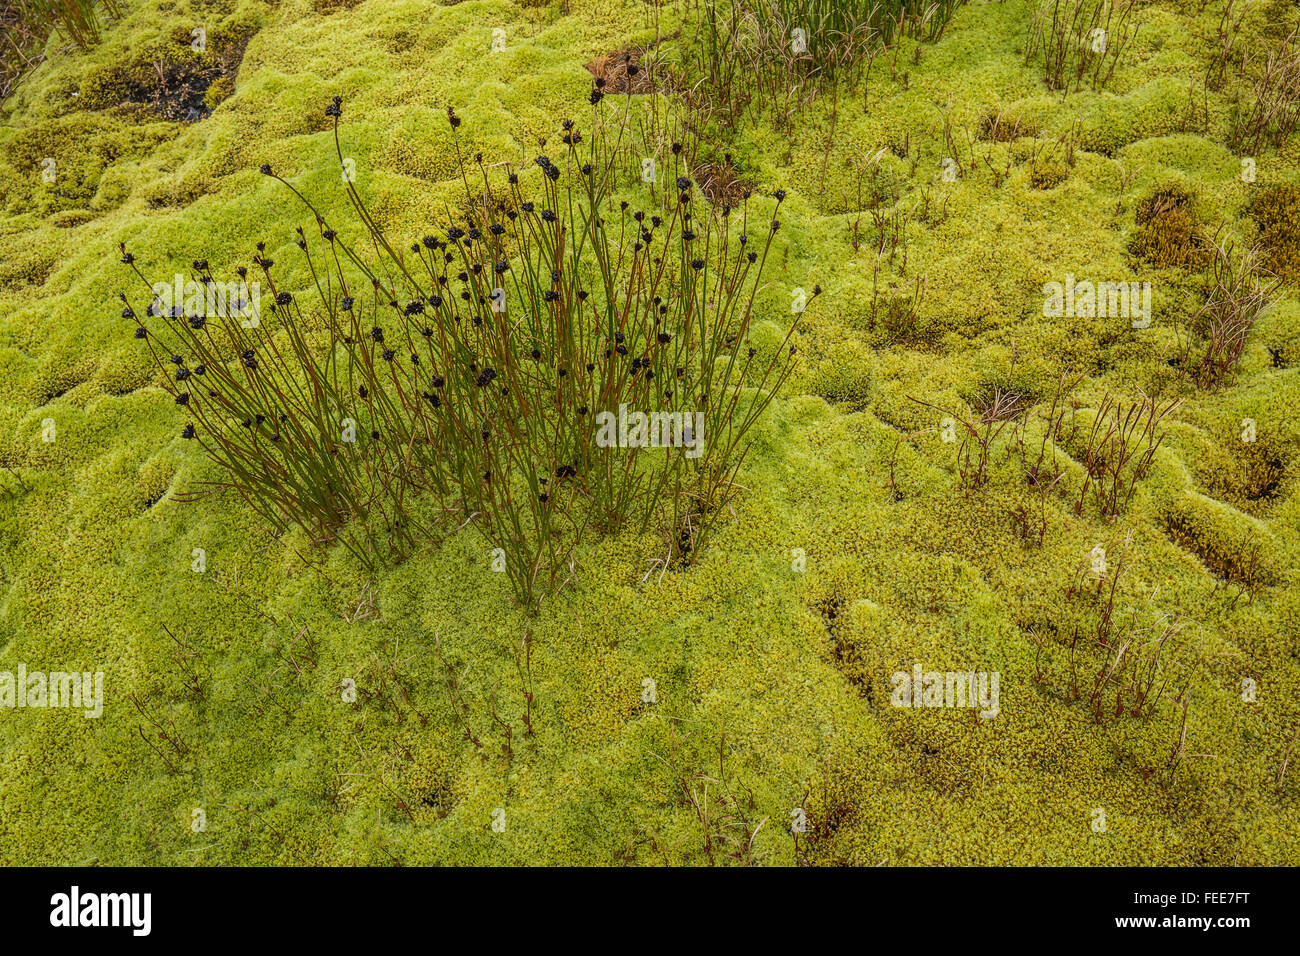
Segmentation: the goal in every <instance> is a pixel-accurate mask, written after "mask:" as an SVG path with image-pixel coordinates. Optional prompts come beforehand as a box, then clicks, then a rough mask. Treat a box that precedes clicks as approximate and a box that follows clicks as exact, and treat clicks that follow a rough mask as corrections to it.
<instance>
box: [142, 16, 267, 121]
mask: <svg viewBox="0 0 1300 956" xmlns="http://www.w3.org/2000/svg"><path fill="white" fill-rule="evenodd" d="M247 45H248V38H247V37H244V38H242V39H240V40H238V41H236V42H235V43H234V44H233V45H232V46H229V47H227V48H226V49H224V50H221V51H219V52H214V55H213V56H212V57H211V59H210V60H209V61H208V62H203V61H201V60H197V59H188V58H187V59H182V60H175V61H169V62H156V63H154V68H155V70H156V72H157V74H158V80H157V83H151V84H149V87H148V88H144V89H138V90H137V91H135V93H136V95H134V96H128V101H129V102H132V103H140V104H142V105H144V106H147V107H149V108H150V109H151V110H152V111H153V112H155V113H157V114H158V115H159V116H161V117H162V118H163V119H169V120H175V121H178V122H182V123H195V122H198V121H199V120H202V119H207V118H208V117H209V116H211V115H212V108H213V107H214V106H215V105H216V104H217V103H218V102H220V101H221V100H223V99H225V98H226V96H228V95H229V94H230V92H231V91H232V90H233V88H234V81H235V74H236V73H237V72H238V71H239V63H240V61H241V60H243V58H244V47H246V46H247Z"/></svg>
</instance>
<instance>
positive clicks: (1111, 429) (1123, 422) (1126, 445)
mask: <svg viewBox="0 0 1300 956" xmlns="http://www.w3.org/2000/svg"><path fill="white" fill-rule="evenodd" d="M1180 405H1182V401H1181V399H1175V400H1173V401H1171V402H1169V403H1168V404H1167V405H1163V406H1162V405H1161V404H1160V403H1159V402H1158V401H1157V400H1156V399H1154V398H1149V397H1147V396H1145V395H1143V396H1142V397H1141V398H1140V399H1139V400H1138V401H1135V402H1132V403H1125V402H1124V401H1123V400H1121V399H1115V398H1113V397H1111V396H1110V395H1106V396H1105V397H1103V399H1102V402H1101V407H1100V408H1099V409H1098V410H1097V414H1096V416H1095V417H1094V418H1093V421H1092V427H1091V428H1090V429H1089V430H1088V432H1087V435H1086V437H1085V438H1084V439H1083V440H1084V442H1085V444H1084V445H1083V451H1082V455H1081V457H1080V463H1081V464H1082V465H1083V470H1084V478H1083V485H1082V487H1081V488H1080V490H1079V499H1078V501H1076V502H1075V505H1074V513H1075V514H1076V515H1081V514H1083V507H1084V503H1085V502H1086V501H1087V500H1088V492H1089V491H1090V490H1091V491H1092V492H1093V494H1094V496H1095V498H1096V501H1097V507H1098V509H1099V510H1100V511H1101V514H1102V517H1103V518H1107V519H1111V518H1115V517H1117V516H1118V515H1119V514H1120V513H1121V512H1122V511H1123V510H1124V509H1125V508H1127V507H1128V503H1129V501H1131V500H1132V498H1133V494H1134V493H1135V492H1136V491H1137V484H1138V482H1139V481H1141V480H1142V479H1143V478H1145V477H1146V475H1147V473H1148V472H1149V471H1150V469H1151V463H1152V461H1154V459H1155V455H1156V451H1157V450H1158V449H1159V448H1160V445H1161V444H1162V443H1163V442H1164V432H1163V431H1161V429H1160V426H1161V424H1162V423H1163V422H1164V420H1165V419H1166V418H1167V417H1168V416H1169V415H1171V414H1172V413H1173V412H1174V411H1176V410H1177V409H1178V407H1179V406H1180Z"/></svg>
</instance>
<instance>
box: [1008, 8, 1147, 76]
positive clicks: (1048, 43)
mask: <svg viewBox="0 0 1300 956" xmlns="http://www.w3.org/2000/svg"><path fill="white" fill-rule="evenodd" d="M1133 6H1134V2H1133V0H1042V2H1041V3H1040V4H1039V6H1038V9H1037V11H1036V12H1035V13H1034V17H1033V19H1032V20H1031V21H1030V24H1029V42H1028V43H1026V44H1025V63H1026V65H1028V64H1032V63H1035V62H1037V63H1039V65H1040V66H1041V68H1042V71H1043V82H1044V83H1046V84H1047V86H1048V88H1049V89H1052V90H1057V91H1060V92H1061V93H1077V92H1078V91H1079V90H1081V89H1083V88H1084V85H1085V84H1086V85H1088V86H1090V87H1091V88H1092V89H1094V90H1101V89H1103V88H1104V87H1105V86H1106V84H1107V83H1108V82H1109V81H1110V78H1111V77H1112V76H1113V75H1114V73H1115V67H1116V66H1117V65H1118V64H1119V60H1120V57H1121V55H1122V54H1123V52H1124V48H1125V47H1126V46H1128V44H1129V43H1130V42H1131V41H1132V39H1133V38H1134V37H1135V36H1136V35H1137V32H1138V28H1137V27H1136V26H1134V25H1133V24H1131V23H1130V22H1129V18H1130V16H1131V15H1132V13H1133Z"/></svg>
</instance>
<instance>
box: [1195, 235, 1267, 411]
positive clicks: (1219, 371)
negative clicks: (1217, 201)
mask: <svg viewBox="0 0 1300 956" xmlns="http://www.w3.org/2000/svg"><path fill="white" fill-rule="evenodd" d="M1259 260H1260V251H1259V249H1258V248H1256V247H1252V248H1249V249H1247V250H1246V251H1245V252H1244V253H1243V254H1242V255H1241V256H1240V257H1239V258H1237V257H1235V256H1234V254H1233V245H1232V242H1231V241H1226V242H1224V241H1221V240H1220V239H1219V238H1218V237H1216V238H1215V241H1214V243H1213V248H1212V259H1211V260H1210V273H1209V276H1208V277H1207V281H1206V286H1207V296H1206V300H1205V303H1204V304H1203V305H1202V306H1201V307H1200V308H1199V309H1198V310H1197V311H1196V313H1195V314H1194V315H1193V316H1192V318H1191V321H1190V323H1189V330H1188V331H1189V335H1188V338H1187V344H1186V346H1185V348H1184V351H1183V356H1182V363H1181V364H1182V368H1183V370H1184V371H1186V372H1187V374H1188V376H1190V377H1191V379H1192V381H1193V382H1194V383H1196V387H1197V388H1202V389H1207V388H1213V387H1214V386H1216V385H1219V384H1221V383H1222V382H1223V381H1224V380H1225V379H1227V378H1228V376H1229V375H1231V373H1232V370H1233V369H1234V368H1235V367H1236V365H1237V362H1238V360H1240V358H1241V353H1242V352H1243V351H1244V350H1245V348H1246V339H1247V337H1248V336H1249V335H1250V331H1251V329H1253V328H1254V327H1255V323H1256V322H1258V321H1259V318H1260V316H1262V315H1263V314H1264V313H1265V312H1266V311H1268V309H1269V307H1270V306H1271V305H1272V304H1273V298H1274V295H1275V294H1276V291H1277V288H1278V286H1279V284H1280V281H1279V280H1278V279H1277V278H1276V277H1261V274H1262V272H1263V269H1262V268H1261V266H1260V262H1259Z"/></svg>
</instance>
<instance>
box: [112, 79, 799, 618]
mask: <svg viewBox="0 0 1300 956" xmlns="http://www.w3.org/2000/svg"><path fill="white" fill-rule="evenodd" d="M601 99H602V97H601V94H600V91H599V90H595V91H593V95H592V103H593V115H592V129H591V132H590V133H589V134H584V133H583V132H582V131H581V129H580V128H579V126H578V125H577V124H575V123H574V122H572V121H567V120H566V121H565V122H564V124H563V131H562V136H561V140H562V144H563V145H562V149H561V150H560V154H559V155H558V156H556V157H555V158H551V157H548V156H545V155H543V156H538V157H537V158H536V160H535V161H534V163H533V165H532V166H531V167H528V168H524V169H516V168H513V167H511V166H509V165H506V164H499V165H492V164H489V163H487V162H485V161H484V158H483V156H482V155H481V154H475V155H473V156H468V155H466V154H465V153H464V152H462V146H461V138H460V136H461V134H460V127H461V124H462V120H461V117H460V116H458V115H457V114H456V113H455V111H454V110H453V109H450V108H449V109H448V111H447V118H448V122H449V123H450V125H451V128H452V132H453V140H454V144H455V145H454V148H455V151H456V161H457V166H458V178H459V179H460V182H461V186H462V187H463V202H462V203H461V204H460V208H459V209H458V210H448V212H447V214H446V219H445V221H443V222H441V223H439V224H438V225H437V226H436V227H431V228H430V230H429V232H428V233H427V234H426V235H424V236H423V237H422V238H420V239H419V240H418V241H414V242H411V243H410V244H409V245H405V246H403V245H402V244H400V243H396V242H394V241H393V240H390V238H389V237H388V236H387V235H386V234H385V233H384V231H383V230H382V229H381V228H380V226H379V225H378V224H377V223H376V221H375V219H374V217H373V216H372V215H371V213H370V212H369V210H368V208H367V206H366V204H365V202H364V200H363V199H362V197H361V195H360V193H359V192H358V191H357V189H356V188H355V186H354V185H353V184H352V183H351V182H348V184H347V193H348V196H349V198H350V200H351V206H352V209H353V212H354V213H355V221H353V222H350V223H347V224H344V223H335V222H331V221H329V220H328V219H327V217H326V216H325V215H324V214H323V213H321V212H320V211H319V209H318V208H317V206H316V205H314V204H313V203H312V202H311V200H310V199H309V198H308V197H306V196H303V195H302V194H301V193H299V192H298V190H297V189H296V188H295V187H294V186H293V185H292V184H290V183H289V182H288V181H287V180H285V179H282V178H281V177H279V176H278V175H277V174H276V173H275V172H274V170H272V169H271V168H270V167H269V166H263V167H262V172H263V173H264V174H266V175H267V176H269V177H271V178H274V179H276V180H278V181H279V182H281V183H283V184H284V185H285V186H286V188H288V189H290V190H293V191H294V193H295V194H296V195H298V196H299V198H300V199H301V200H302V202H303V204H304V206H305V207H306V209H307V210H308V212H309V213H310V214H311V216H312V218H313V224H312V227H311V229H310V230H309V231H304V230H303V229H302V228H299V230H298V241H297V244H298V247H299V249H300V250H301V252H302V254H303V256H304V257H305V261H306V265H307V270H308V272H309V274H310V277H311V281H310V284H309V287H308V291H306V292H303V293H298V294H295V293H291V292H290V291H288V290H286V289H284V288H282V287H281V284H280V281H279V280H278V279H277V276H278V275H279V274H280V272H278V271H277V269H276V267H275V263H274V262H273V261H271V260H270V259H269V258H267V257H265V256H264V255H262V251H263V250H262V248H261V246H259V252H258V255H257V256H256V257H255V258H254V260H253V264H254V266H255V267H256V269H257V270H258V272H259V273H260V277H261V278H260V283H261V287H262V288H263V289H265V290H267V292H266V293H263V296H262V298H263V299H268V298H269V301H270V302H271V305H270V308H269V309H268V310H265V312H266V314H264V315H261V316H254V317H253V318H249V317H248V316H247V315H246V314H243V313H239V314H222V315H211V314H209V313H210V312H211V311H212V310H211V309H210V308H204V306H205V305H206V304H208V303H210V302H211V297H210V296H211V291H212V290H213V289H219V288H220V287H221V284H220V283H219V282H218V281H217V280H216V279H215V278H214V277H213V275H212V273H211V271H210V270H209V269H208V264H207V263H206V262H204V261H201V260H200V261H198V262H195V263H194V273H193V276H194V280H195V282H196V283H197V288H198V289H200V290H202V291H204V292H207V293H208V294H209V298H208V300H207V302H206V303H205V302H204V301H203V298H204V297H203V296H202V295H199V296H196V297H195V300H196V301H194V302H186V303H183V304H172V305H170V307H168V306H167V303H166V302H165V301H162V300H163V299H165V297H166V296H165V284H164V285H160V286H153V285H151V284H150V283H149V281H148V280H147V279H146V277H145V275H144V273H143V272H142V271H141V270H140V268H139V265H138V264H137V262H136V260H135V257H134V255H133V254H131V253H130V252H127V251H126V249H125V248H124V249H123V250H122V253H123V256H122V257H123V261H124V262H126V263H127V264H128V265H130V266H131V268H132V269H133V270H135V272H136V274H137V275H138V276H139V278H140V279H141V281H142V282H144V284H145V285H146V287H147V288H148V289H149V293H150V295H152V296H153V297H154V298H153V301H152V302H151V304H150V305H149V306H148V307H145V308H141V309H139V310H137V309H135V308H133V307H132V306H131V305H130V303H129V302H127V301H126V297H125V296H124V297H123V300H124V304H125V305H126V308H125V309H124V313H123V314H124V315H126V316H127V317H130V318H134V319H135V320H136V323H137V329H136V333H135V334H136V336H137V337H138V338H140V339H142V340H143V341H144V343H145V345H146V347H147V348H148V349H149V350H150V351H151V353H152V355H153V357H154V359H155V361H156V363H157V365H158V366H159V367H160V368H161V369H163V370H165V372H166V380H167V382H168V388H169V390H170V391H171V392H172V394H173V395H174V397H175V401H176V402H177V404H179V405H181V406H183V407H184V408H185V410H186V411H187V412H188V413H189V414H190V415H191V416H192V417H193V419H194V420H193V421H192V422H191V423H189V424H187V425H186V426H185V429H184V432H183V433H182V434H183V435H184V436H185V437H187V438H193V439H194V440H196V441H197V442H199V443H200V444H201V445H202V446H203V448H204V450H205V451H206V452H207V454H208V456H209V457H210V458H211V459H212V460H213V461H214V462H215V463H216V465H217V466H218V468H219V470H220V471H221V472H222V478H221V480H220V481H218V482H216V484H218V485H220V486H223V487H226V488H230V489H234V490H235V491H237V492H238V493H239V494H240V495H242V496H243V498H244V499H245V500H246V501H248V502H249V504H250V505H252V506H253V507H254V508H255V509H256V510H257V511H258V512H259V513H260V514H262V515H263V516H264V517H265V518H267V519H268V520H269V521H270V522H271V524H272V525H273V526H274V527H275V528H277V529H284V528H286V527H289V526H298V527H300V528H302V529H303V530H305V531H306V532H307V533H308V534H309V535H310V536H311V537H312V539H313V540H315V541H318V542H322V543H326V542H341V543H343V544H345V545H346V546H348V547H349V548H350V549H351V550H352V551H353V552H354V553H356V554H357V555H358V556H359V557H361V558H362V559H363V560H365V561H366V562H367V563H369V562H370V561H371V560H372V559H373V556H374V555H375V554H376V552H377V551H383V550H384V549H387V550H388V552H391V553H393V554H395V555H396V556H399V557H400V556H401V555H402V554H405V553H407V552H408V551H409V549H410V548H412V547H414V546H416V545H418V544H420V543H422V542H424V541H428V540H437V539H439V538H441V537H442V536H443V535H444V534H446V533H449V532H450V531H451V530H452V529H458V528H459V527H461V526H464V525H472V526H473V527H474V528H476V529H478V531H479V532H480V533H482V535H483V536H484V537H485V538H486V540H487V542H488V543H489V545H490V546H491V547H492V548H493V549H500V556H501V557H502V558H503V560H504V564H505V567H504V570H505V571H506V573H507V575H508V577H509V580H510V582H511V584H512V587H513V590H514V592H515V594H516V596H517V597H518V599H519V600H520V601H521V603H522V604H524V606H526V607H535V606H536V602H537V601H538V600H539V599H540V598H541V597H542V596H543V595H544V594H546V593H550V592H553V591H554V590H555V582H556V581H557V580H558V577H559V575H560V573H561V572H562V571H566V570H568V569H571V568H572V567H573V562H574V559H575V555H574V552H575V549H576V548H577V546H578V545H579V543H580V542H581V541H582V540H583V537H584V535H585V534H587V533H589V532H592V531H595V532H598V533H614V532H618V531H620V530H622V529H625V528H626V529H632V530H635V531H637V532H639V533H646V532H650V531H654V530H658V531H659V532H660V533H662V535H663V537H664V540H665V542H666V543H667V555H666V557H665V558H664V562H665V564H668V563H670V562H672V563H677V564H681V563H688V562H690V561H691V560H692V559H693V558H694V556H695V555H696V554H697V553H698V552H699V550H700V548H701V546H702V545H703V543H704V541H705V540H706V538H707V535H708V532H709V530H710V528H711V527H712V526H713V524H714V522H715V519H716V518H717V517H718V515H719V514H720V513H721V512H722V510H723V509H724V508H726V507H727V506H728V504H729V503H730V502H731V500H732V499H733V497H734V495H735V492H736V490H737V489H736V485H735V482H734V478H735V475H736V472H737V470H738V469H739V468H740V466H741V464H742V462H743V460H744V458H745V454H746V451H747V450H748V447H749V442H748V440H747V438H746V436H747V434H748V433H749V431H750V428H751V427H752V426H753V424H754V422H755V421H756V420H757V419H758V417H759V416H760V415H761V414H762V413H763V411H764V409H765V408H766V407H767V405H768V403H769V402H770V401H771V400H772V398H773V396H774V394H775V393H776V391H777V389H779V387H780V386H781V384H782V383H783V382H784V381H785V379H786V377H787V376H788V375H789V373H790V371H791V368H792V364H791V363H792V356H793V354H794V349H793V347H791V346H790V345H789V339H790V335H791V334H793V331H794V327H793V326H792V327H791V329H790V331H789V332H788V333H787V335H786V338H785V340H784V341H783V343H782V345H781V348H780V349H779V350H778V351H777V352H776V353H775V354H770V357H767V358H760V357H758V353H757V350H756V349H754V348H752V347H750V346H749V344H748V338H747V336H748V333H749V329H750V324H751V316H752V312H753V307H754V299H755V295H756V293H757V291H758V289H759V288H760V285H761V280H762V274H763V269H764V264H765V263H766V261H767V257H768V254H769V251H770V249H771V247H772V241H773V237H774V236H775V234H776V232H777V230H778V229H779V227H780V222H779V220H778V219H777V218H776V212H775V211H773V208H775V210H779V209H780V205H781V202H782V200H783V199H784V198H785V195H784V192H782V191H780V190H778V191H777V192H776V193H775V200H774V202H773V201H772V200H754V201H752V202H751V201H749V200H746V201H745V203H744V204H743V205H742V206H741V207H739V208H734V209H733V208H730V207H728V206H725V205H723V206H720V207H712V206H709V205H708V204H707V203H706V202H705V201H703V200H702V199H701V198H700V197H699V196H698V195H697V191H696V189H695V188H694V185H693V183H692V181H691V179H690V178H689V176H688V175H687V173H686V171H685V170H684V168H683V167H682V165H681V162H682V161H681V160H680V158H676V162H677V166H676V168H675V169H674V170H673V174H672V175H673V178H672V179H671V180H670V181H671V183H672V184H673V187H674V193H673V195H672V197H671V199H670V200H669V201H667V202H666V203H665V201H664V200H663V199H662V198H660V199H651V200H650V201H649V203H648V205H650V206H651V207H652V208H650V209H649V210H648V211H647V210H642V209H639V208H637V206H636V199H637V198H645V196H646V194H645V192H644V190H641V191H639V192H638V191H637V190H636V187H635V184H634V182H633V181H631V179H630V177H628V180H629V181H627V182H620V181H619V179H620V169H621V167H622V165H623V164H622V163H621V162H620V161H619V159H618V156H619V152H620V146H619V141H620V138H621V137H622V136H623V134H624V131H625V129H626V122H625V120H626V116H624V117H622V120H623V122H619V121H618V119H617V118H615V120H614V121H612V122H611V121H610V119H609V118H608V117H607V116H605V115H603V114H602V108H601V106H600V101H601ZM326 112H327V113H328V115H330V116H332V117H333V118H334V140H335V146H336V152H337V154H338V158H339V162H340V165H343V164H344V160H343V155H344V154H343V150H342V146H341V143H340V138H339V120H340V116H341V113H342V104H341V101H340V100H339V99H338V98H335V100H334V102H333V103H332V104H331V105H330V106H329V107H328V108H327V111H326ZM760 203H761V204H762V205H764V206H765V207H766V211H767V213H769V214H767V215H763V216H761V217H759V216H758V215H757V214H756V213H755V212H754V211H753V210H751V206H752V205H756V204H760ZM237 274H238V282H237V283H234V284H233V285H235V286H239V287H240V288H242V284H243V283H244V282H245V281H246V279H247V271H246V270H245V269H243V268H240V269H239V270H237ZM160 293H162V295H160ZM267 293H269V295H268V294H267ZM241 304H242V303H241ZM218 311H221V310H218ZM224 311H225V312H226V313H230V312H231V311H232V310H229V309H227V310H224ZM566 579H567V578H566Z"/></svg>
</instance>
